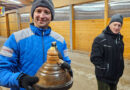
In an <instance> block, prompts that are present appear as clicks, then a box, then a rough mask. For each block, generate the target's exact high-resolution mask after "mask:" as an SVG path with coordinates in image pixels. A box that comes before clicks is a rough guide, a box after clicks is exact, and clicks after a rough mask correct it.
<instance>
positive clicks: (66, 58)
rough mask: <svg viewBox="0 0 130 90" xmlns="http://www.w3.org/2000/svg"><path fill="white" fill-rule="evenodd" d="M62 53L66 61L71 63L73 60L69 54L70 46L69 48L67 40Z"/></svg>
mask: <svg viewBox="0 0 130 90" xmlns="http://www.w3.org/2000/svg"><path fill="white" fill-rule="evenodd" d="M61 55H62V58H63V60H64V61H66V62H67V63H68V64H71V60H70V58H69V56H68V48H67V44H66V42H65V40H64V42H63V48H62V51H61Z"/></svg>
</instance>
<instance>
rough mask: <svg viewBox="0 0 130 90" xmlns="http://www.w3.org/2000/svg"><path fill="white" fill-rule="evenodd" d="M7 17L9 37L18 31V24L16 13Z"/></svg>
mask: <svg viewBox="0 0 130 90" xmlns="http://www.w3.org/2000/svg"><path fill="white" fill-rule="evenodd" d="M8 16H9V17H8V18H9V33H10V35H11V34H12V33H13V32H16V31H18V23H17V14H16V13H10V14H9V15H8Z"/></svg>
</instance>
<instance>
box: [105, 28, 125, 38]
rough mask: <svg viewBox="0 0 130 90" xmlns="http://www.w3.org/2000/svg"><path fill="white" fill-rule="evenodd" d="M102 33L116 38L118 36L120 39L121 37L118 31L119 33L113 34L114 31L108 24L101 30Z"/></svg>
mask: <svg viewBox="0 0 130 90" xmlns="http://www.w3.org/2000/svg"><path fill="white" fill-rule="evenodd" d="M103 33H105V34H108V35H110V36H112V37H113V38H117V37H120V38H121V39H122V38H123V36H122V35H121V34H120V33H119V34H114V33H113V32H112V31H111V30H110V28H109V26H107V27H106V28H105V29H104V30H103Z"/></svg>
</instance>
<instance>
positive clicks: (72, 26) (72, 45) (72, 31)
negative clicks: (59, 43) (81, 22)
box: [70, 5, 75, 51]
mask: <svg viewBox="0 0 130 90" xmlns="http://www.w3.org/2000/svg"><path fill="white" fill-rule="evenodd" d="M73 49H75V22H74V5H70V50H71V51H72V50H73Z"/></svg>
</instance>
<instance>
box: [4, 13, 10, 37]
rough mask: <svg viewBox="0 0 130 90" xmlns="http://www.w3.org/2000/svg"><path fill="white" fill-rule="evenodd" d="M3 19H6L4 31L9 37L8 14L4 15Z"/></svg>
mask: <svg viewBox="0 0 130 90" xmlns="http://www.w3.org/2000/svg"><path fill="white" fill-rule="evenodd" d="M5 19H6V30H7V37H9V36H10V29H9V17H8V14H7V13H6V14H5Z"/></svg>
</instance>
